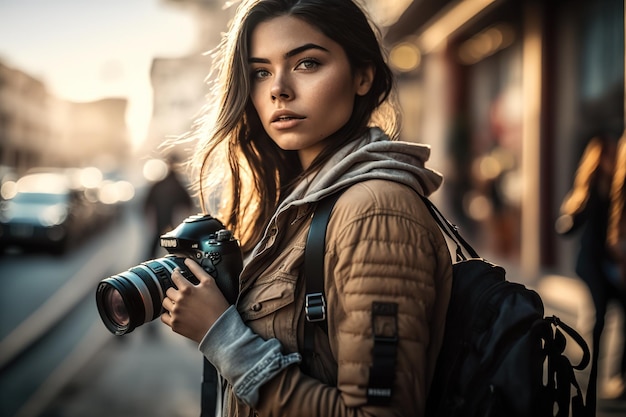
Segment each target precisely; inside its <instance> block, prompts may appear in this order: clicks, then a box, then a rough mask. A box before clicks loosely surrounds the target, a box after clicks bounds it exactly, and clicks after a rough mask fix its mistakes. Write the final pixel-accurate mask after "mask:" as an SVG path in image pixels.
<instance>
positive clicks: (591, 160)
mask: <svg viewBox="0 0 626 417" xmlns="http://www.w3.org/2000/svg"><path fill="white" fill-rule="evenodd" d="M618 143H619V142H618V138H617V135H616V134H615V133H614V132H610V131H608V130H607V131H603V132H600V133H599V134H598V135H597V136H594V137H593V138H592V139H591V140H590V141H589V143H588V144H587V145H586V147H585V150H584V152H583V154H582V156H581V157H580V161H579V162H578V167H577V169H576V174H575V176H574V183H573V185H572V189H571V190H570V191H569V192H568V193H567V195H566V196H565V198H564V200H563V203H562V204H561V209H560V214H561V215H560V217H559V218H558V219H557V222H556V230H557V232H558V233H560V234H562V235H572V234H573V233H574V232H576V231H580V234H579V236H578V238H579V249H578V256H577V258H576V273H577V274H578V276H579V277H580V278H581V279H582V280H583V281H584V282H585V284H587V287H588V289H589V294H590V295H591V298H592V301H593V305H594V309H595V322H594V326H593V340H592V342H593V344H592V348H593V349H592V352H593V355H592V364H591V378H590V379H589V380H590V381H591V382H590V386H589V389H590V390H594V392H595V391H596V390H597V387H596V383H597V375H598V371H599V368H600V364H599V361H600V354H601V352H602V346H601V342H602V341H603V337H602V333H603V332H604V326H605V323H606V314H607V312H608V309H609V306H610V304H611V303H612V302H614V301H616V302H617V304H618V306H619V307H620V308H621V309H622V312H626V281H624V276H622V275H621V274H620V259H621V258H622V256H621V255H620V253H619V252H620V251H619V249H618V248H619V246H620V245H619V243H618V242H619V239H620V238H619V236H620V233H623V231H624V220H623V219H624V203H623V202H624V192H625V191H624V185H623V184H624V175H625V174H624V173H625V171H624V169H625V168H624V167H625V166H626V165H624V157H625V156H624V155H626V153H625V152H626V151H625V149H626V148H624V143H623V142H622V143H621V145H619V147H618ZM618 148H619V149H620V151H619V153H618ZM620 154H621V155H620ZM620 218H621V220H620ZM620 222H621V225H620ZM620 230H621V232H620ZM622 262H623V261H622ZM620 331H621V333H622V335H626V321H623V320H622V328H621V329H620ZM617 358H618V360H619V367H616V369H610V370H609V374H608V377H609V378H610V379H611V380H613V381H615V382H617V385H618V388H619V386H620V385H621V386H622V388H621V389H618V390H617V391H618V392H614V393H608V397H609V398H615V397H621V398H626V390H625V389H624V388H623V381H625V380H626V345H623V344H622V346H621V348H619V349H618V351H617ZM601 394H602V393H601ZM601 396H602V397H605V395H601ZM593 398H595V397H593Z"/></svg>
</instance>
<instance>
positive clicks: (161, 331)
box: [39, 320, 202, 417]
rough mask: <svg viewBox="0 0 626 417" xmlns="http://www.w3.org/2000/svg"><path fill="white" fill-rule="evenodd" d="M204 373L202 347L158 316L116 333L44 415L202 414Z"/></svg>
mask: <svg viewBox="0 0 626 417" xmlns="http://www.w3.org/2000/svg"><path fill="white" fill-rule="evenodd" d="M102 329H103V331H104V332H106V330H105V329H104V325H102ZM201 378H202V355H201V354H200V352H199V351H198V350H197V348H196V347H195V346H193V344H192V343H191V342H190V341H188V340H187V339H184V338H183V337H181V336H179V335H176V334H174V333H173V332H172V331H171V330H169V329H168V328H167V327H166V326H165V325H163V324H162V323H161V322H160V321H159V320H155V321H153V322H151V323H147V324H145V325H143V326H142V327H139V328H137V329H135V330H134V331H133V332H132V333H130V334H127V335H125V336H113V335H111V336H110V338H108V340H107V341H106V343H105V344H104V345H103V346H102V348H101V349H100V351H99V353H98V354H97V355H95V356H94V357H93V358H92V359H91V360H90V361H89V362H88V363H87V364H86V365H85V366H84V367H82V369H80V370H79V371H78V372H77V373H76V374H75V375H74V377H73V378H72V379H71V380H70V381H69V383H68V384H67V385H66V386H65V387H64V388H63V389H62V390H61V392H60V393H59V394H58V395H57V396H56V398H55V399H54V400H53V401H52V402H51V403H50V404H49V405H47V406H46V407H45V409H44V410H43V411H42V413H41V414H39V417H147V416H150V417H198V416H199V415H200V382H201Z"/></svg>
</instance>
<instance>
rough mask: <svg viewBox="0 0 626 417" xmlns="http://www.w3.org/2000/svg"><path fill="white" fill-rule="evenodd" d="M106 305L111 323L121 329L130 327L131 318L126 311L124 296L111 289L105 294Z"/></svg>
mask: <svg viewBox="0 0 626 417" xmlns="http://www.w3.org/2000/svg"><path fill="white" fill-rule="evenodd" d="M104 303H105V304H106V305H107V311H108V313H109V318H110V319H111V321H113V322H114V323H115V324H117V325H118V326H121V327H123V326H128V323H130V316H129V315H128V310H126V305H125V304H124V300H123V299H122V295H121V294H120V292H119V291H118V290H116V289H115V288H113V287H109V288H108V289H107V290H106V293H105V294H104Z"/></svg>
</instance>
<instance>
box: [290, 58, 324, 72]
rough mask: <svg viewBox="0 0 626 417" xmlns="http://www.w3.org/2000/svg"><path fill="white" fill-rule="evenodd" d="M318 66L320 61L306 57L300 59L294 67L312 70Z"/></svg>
mask: <svg viewBox="0 0 626 417" xmlns="http://www.w3.org/2000/svg"><path fill="white" fill-rule="evenodd" d="M319 66H320V63H319V62H318V61H317V60H315V59H312V58H307V59H303V60H302V61H300V62H299V63H298V65H297V67H296V69H303V70H313V69H316V68H317V67H319Z"/></svg>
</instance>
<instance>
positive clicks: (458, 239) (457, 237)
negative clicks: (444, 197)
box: [419, 194, 480, 261]
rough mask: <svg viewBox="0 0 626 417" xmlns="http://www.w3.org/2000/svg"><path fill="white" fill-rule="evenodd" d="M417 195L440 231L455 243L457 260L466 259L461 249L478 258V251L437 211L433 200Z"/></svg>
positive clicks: (471, 256)
mask: <svg viewBox="0 0 626 417" xmlns="http://www.w3.org/2000/svg"><path fill="white" fill-rule="evenodd" d="M419 196H420V197H421V198H422V201H423V202H424V204H426V208H428V211H429V212H430V214H431V216H433V219H435V221H436V222H437V224H438V225H439V228H440V229H441V231H442V232H443V233H445V234H446V236H448V237H449V238H450V239H452V241H454V243H455V244H456V257H457V261H462V260H466V259H467V257H466V256H465V255H464V254H463V250H462V249H465V252H466V253H467V254H468V255H469V256H470V258H480V256H479V255H478V252H476V251H475V250H474V248H473V247H472V245H470V244H469V243H468V242H467V241H466V240H465V239H464V238H463V236H461V234H460V233H459V228H458V227H457V226H456V225H454V224H452V223H451V222H450V221H449V220H448V219H447V218H446V217H445V216H444V215H443V214H442V213H441V212H440V211H439V209H438V208H437V206H435V205H434V204H433V202H432V201H430V200H429V199H428V197H425V196H423V195H421V194H419Z"/></svg>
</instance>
